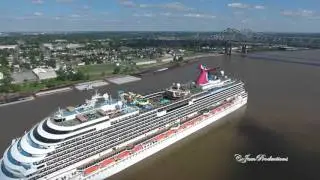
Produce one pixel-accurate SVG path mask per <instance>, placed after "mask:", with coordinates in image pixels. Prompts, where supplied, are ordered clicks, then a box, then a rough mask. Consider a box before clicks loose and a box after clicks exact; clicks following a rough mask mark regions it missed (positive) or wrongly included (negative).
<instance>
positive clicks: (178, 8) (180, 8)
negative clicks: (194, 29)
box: [137, 2, 194, 11]
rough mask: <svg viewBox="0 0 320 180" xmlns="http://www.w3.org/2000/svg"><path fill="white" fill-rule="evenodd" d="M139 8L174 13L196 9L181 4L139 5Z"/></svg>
mask: <svg viewBox="0 0 320 180" xmlns="http://www.w3.org/2000/svg"><path fill="white" fill-rule="evenodd" d="M137 7H139V8H160V9H166V10H174V11H191V10H193V9H194V8H190V7H187V6H186V5H184V4H182V3H181V2H170V3H166V4H139V5H137Z"/></svg>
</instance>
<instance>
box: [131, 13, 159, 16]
mask: <svg viewBox="0 0 320 180" xmlns="http://www.w3.org/2000/svg"><path fill="white" fill-rule="evenodd" d="M133 16H135V17H154V14H152V13H143V14H133Z"/></svg>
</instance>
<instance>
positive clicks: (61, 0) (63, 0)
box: [56, 0, 73, 3]
mask: <svg viewBox="0 0 320 180" xmlns="http://www.w3.org/2000/svg"><path fill="white" fill-rule="evenodd" d="M56 2H57V3H71V2H73V0H56Z"/></svg>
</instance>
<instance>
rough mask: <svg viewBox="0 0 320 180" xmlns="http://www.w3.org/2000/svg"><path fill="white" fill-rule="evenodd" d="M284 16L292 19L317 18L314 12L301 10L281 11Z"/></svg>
mask: <svg viewBox="0 0 320 180" xmlns="http://www.w3.org/2000/svg"><path fill="white" fill-rule="evenodd" d="M281 14H282V15H283V16H291V17H315V15H316V14H315V12H314V11H312V10H306V9H300V10H298V11H292V10H284V11H281Z"/></svg>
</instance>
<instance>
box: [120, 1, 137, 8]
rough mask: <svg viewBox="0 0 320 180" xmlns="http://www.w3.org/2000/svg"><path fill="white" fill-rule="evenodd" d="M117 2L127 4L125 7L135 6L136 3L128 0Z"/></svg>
mask: <svg viewBox="0 0 320 180" xmlns="http://www.w3.org/2000/svg"><path fill="white" fill-rule="evenodd" d="M119 3H120V4H121V5H123V6H127V7H135V6H136V4H135V3H134V2H133V1H130V0H119Z"/></svg>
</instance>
